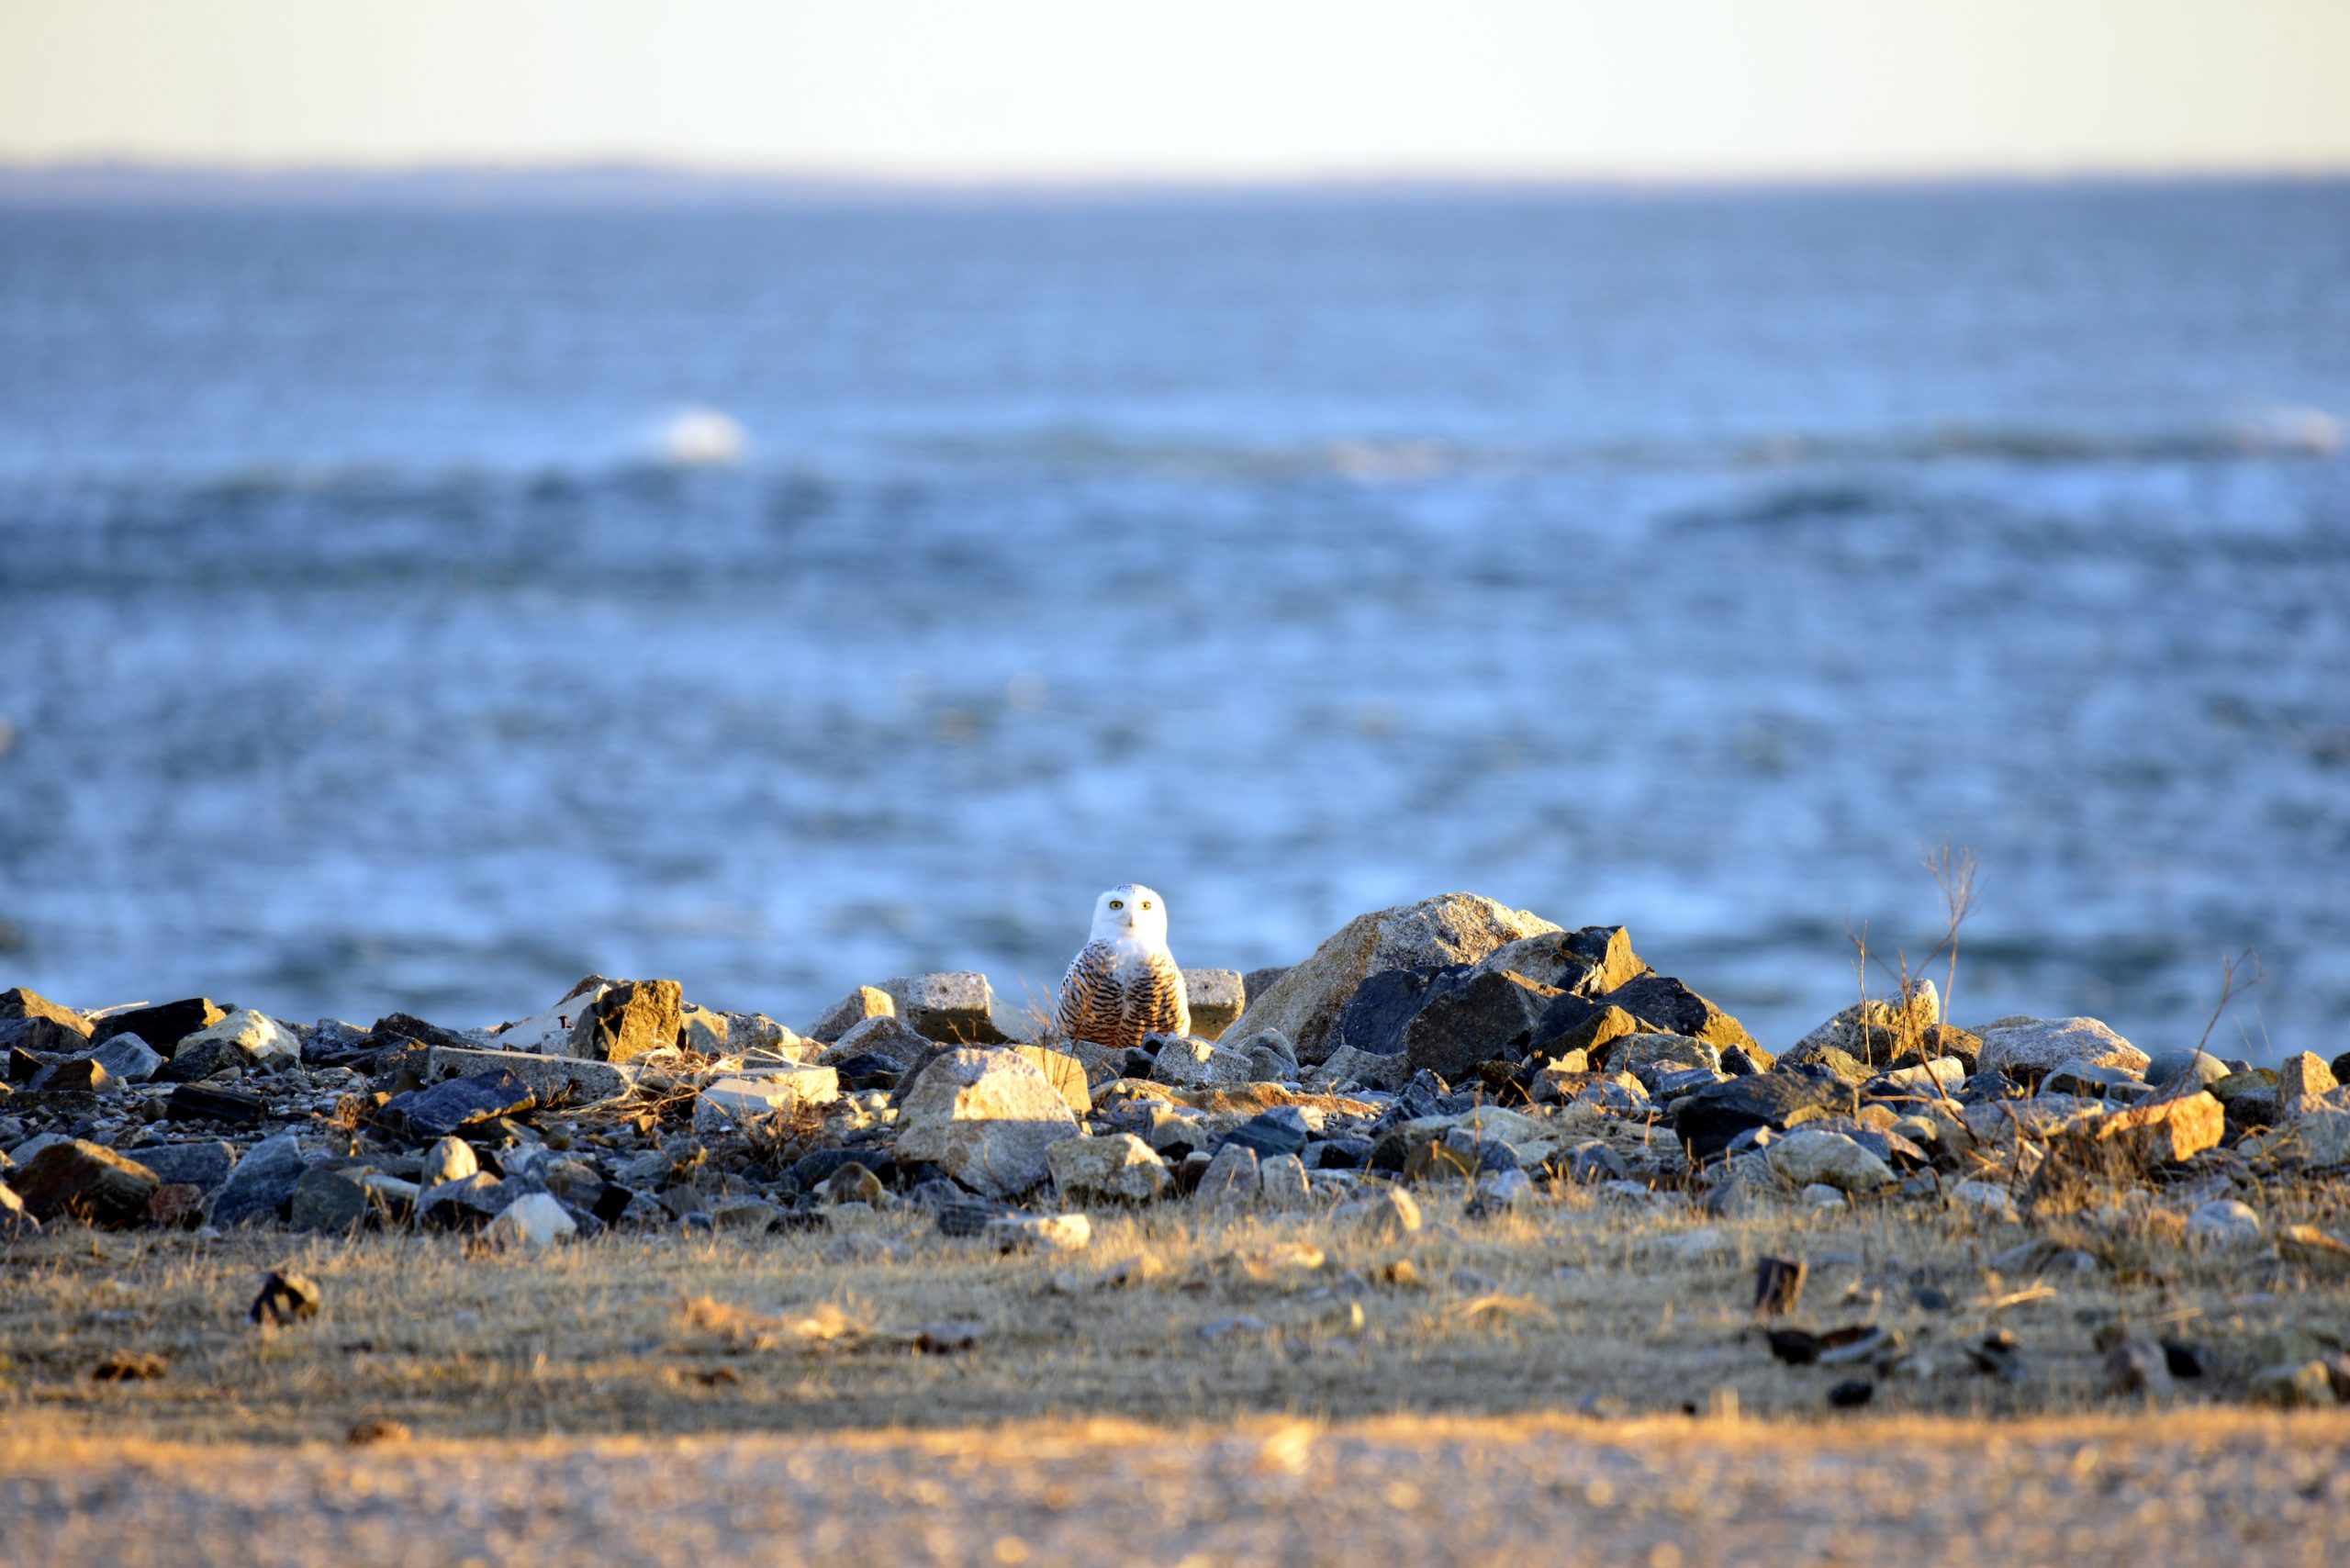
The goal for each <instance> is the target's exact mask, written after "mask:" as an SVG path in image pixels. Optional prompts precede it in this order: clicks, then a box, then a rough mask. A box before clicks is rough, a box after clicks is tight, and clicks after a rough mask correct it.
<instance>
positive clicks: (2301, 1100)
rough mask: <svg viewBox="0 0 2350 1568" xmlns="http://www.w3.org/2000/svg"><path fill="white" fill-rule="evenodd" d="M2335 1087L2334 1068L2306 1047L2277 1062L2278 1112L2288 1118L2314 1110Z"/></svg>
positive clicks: (2291, 1118) (2323, 1102) (2288, 1119)
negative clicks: (2313, 1054) (2305, 1049)
mask: <svg viewBox="0 0 2350 1568" xmlns="http://www.w3.org/2000/svg"><path fill="white" fill-rule="evenodd" d="M2338 1087H2340V1085H2339V1084H2338V1083H2337V1082H2336V1081H2335V1079H2334V1076H2333V1068H2331V1067H2329V1066H2327V1065H2326V1063H2325V1062H2324V1061H2323V1060H2322V1058H2318V1057H2314V1056H2311V1054H2310V1053H2309V1052H2307V1051H2297V1052H2295V1053H2294V1054H2293V1055H2291V1056H2288V1057H2287V1058H2285V1059H2284V1060H2283V1061H2281V1062H2279V1063H2278V1064H2277V1114H2278V1115H2279V1116H2281V1117H2283V1118H2284V1119H2285V1120H2286V1121H2288V1122H2289V1121H2292V1120H2293V1119H2295V1118H2296V1117H2298V1116H2300V1115H2301V1114H2303V1113H2304V1112H2308V1111H2314V1110H2317V1109H2319V1108H2321V1107H2322V1106H2323V1105H2324V1104H2325V1103H2326V1100H2327V1096H2329V1095H2331V1094H2332V1093H2333V1091H2334V1090H2335V1089H2337V1088H2338Z"/></svg>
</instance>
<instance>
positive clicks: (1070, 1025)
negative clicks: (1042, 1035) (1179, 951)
mask: <svg viewBox="0 0 2350 1568" xmlns="http://www.w3.org/2000/svg"><path fill="white" fill-rule="evenodd" d="M1054 1022H1055V1023H1056V1024H1057V1025H1059V1027H1060V1032H1061V1033H1062V1034H1064V1035H1066V1036H1069V1038H1070V1039H1072V1040H1091V1041H1092V1042H1093V1043H1094V1044H1096V1045H1100V1046H1108V1047H1112V1048H1113V1049H1120V1050H1122V1049H1125V1048H1126V1047H1131V1046H1138V1045H1140V1044H1142V1039H1143V1036H1145V1035H1150V1034H1161V1035H1188V1034H1190V1033H1191V1032H1192V1008H1191V1003H1190V1002H1189V1001H1188V1000H1187V999H1186V998H1185V996H1184V994H1183V971H1182V970H1181V969H1179V968H1177V967H1176V964H1175V955H1174V954H1172V953H1170V952H1169V951H1168V950H1167V901H1166V900H1165V899H1163V898H1160V897H1159V896H1158V893H1157V892H1155V891H1153V890H1151V889H1149V888H1146V887H1143V886H1142V885H1140V884H1139V883H1136V882H1122V883H1120V884H1119V885H1118V886H1116V887H1114V888H1112V889H1111V890H1109V891H1107V892H1105V893H1103V894H1102V896H1101V897H1100V898H1098V899H1095V900H1094V901H1093V932H1092V935H1091V938H1090V939H1089V940H1088V941H1087V942H1086V944H1085V946H1083V947H1082V948H1080V949H1079V951H1078V955H1077V958H1075V960H1074V961H1072V962H1071V963H1070V965H1069V973H1068V974H1067V975H1065V976H1064V977H1062V980H1061V990H1060V997H1059V1000H1058V1004H1057V1006H1056V1007H1055V1009H1054Z"/></svg>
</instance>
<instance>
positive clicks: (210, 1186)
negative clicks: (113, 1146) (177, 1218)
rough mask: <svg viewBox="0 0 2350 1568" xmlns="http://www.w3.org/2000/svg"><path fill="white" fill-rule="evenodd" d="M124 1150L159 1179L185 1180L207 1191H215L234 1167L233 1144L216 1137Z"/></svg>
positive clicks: (227, 1177) (234, 1153)
mask: <svg viewBox="0 0 2350 1568" xmlns="http://www.w3.org/2000/svg"><path fill="white" fill-rule="evenodd" d="M123 1152H124V1153H126V1154H128V1155H129V1156H130V1158H131V1159H135V1160H137V1161H139V1163H140V1164H141V1165H144V1166H145V1167H147V1169H148V1170H152V1171H153V1172H154V1173H155V1176H156V1179H157V1180H158V1181H161V1182H166V1183H173V1182H184V1183H185V1184H186V1185H188V1186H191V1187H194V1188H196V1190H197V1191H199V1192H202V1193H207V1194H209V1193H217V1192H218V1191H219V1190H220V1189H221V1187H222V1186H223V1185H224V1184H226V1182H228V1180H229V1173H230V1172H231V1171H233V1170H236V1168H237V1150H236V1148H235V1146H234V1145H232V1144H228V1143H223V1142H221V1141H220V1140H219V1139H218V1138H206V1139H203V1140H201V1141H199V1142H196V1143H151V1144H147V1145H145V1146H143V1147H141V1148H132V1149H125V1150H124V1151H123Z"/></svg>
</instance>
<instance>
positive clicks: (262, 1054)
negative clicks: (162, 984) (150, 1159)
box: [107, 1007, 302, 1083]
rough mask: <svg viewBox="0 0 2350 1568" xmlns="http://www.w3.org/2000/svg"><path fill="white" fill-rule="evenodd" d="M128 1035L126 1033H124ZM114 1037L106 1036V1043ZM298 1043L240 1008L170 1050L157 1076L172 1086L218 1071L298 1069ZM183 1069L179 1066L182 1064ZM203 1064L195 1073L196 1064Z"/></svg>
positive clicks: (271, 1021) (267, 1020) (273, 1022)
mask: <svg viewBox="0 0 2350 1568" xmlns="http://www.w3.org/2000/svg"><path fill="white" fill-rule="evenodd" d="M126 1032H128V1031H126ZM113 1037H114V1036H113V1035H112V1034H111V1033H110V1034H109V1035H108V1036H107V1038H108V1039H112V1038H113ZM301 1060H302V1042H301V1040H300V1038H299V1037H298V1036H296V1035H295V1033H294V1031H292V1030H291V1029H288V1028H287V1027H285V1025H283V1024H280V1023H279V1022H278V1021H277V1020H276V1019H274V1018H271V1017H268V1016H266V1015H265V1014H259V1013H255V1012H254V1011H253V1010H252V1009H251V1008H249V1007H240V1008H238V1009H237V1010H236V1011H235V1012H233V1013H229V1014H224V1015H223V1016H222V1017H221V1018H220V1019H219V1020H218V1022H216V1023H213V1024H211V1025H207V1027H205V1028H202V1029H198V1030H196V1032H195V1033H193V1034H190V1035H188V1036H185V1037H184V1038H182V1039H181V1040H180V1042H179V1043H178V1044H177V1045H176V1046H174V1047H173V1049H172V1059H171V1068H170V1070H168V1071H160V1072H158V1074H157V1076H158V1077H161V1078H167V1079H171V1080H172V1081H175V1082H181V1083H187V1082H193V1081H195V1080H196V1079H197V1078H209V1077H210V1076H211V1075H212V1074H213V1073H215V1072H218V1071H219V1070H220V1069H221V1068H222V1067H229V1066H233V1067H242V1068H247V1069H256V1068H259V1069H266V1070H270V1071H273V1072H274V1071H277V1070H280V1069H284V1068H289V1067H296V1066H299V1065H300V1063H301ZM184 1061H185V1063H186V1064H187V1065H185V1066H183V1062H184ZM199 1063H201V1064H207V1065H206V1066H204V1068H203V1069H202V1070H197V1064H199Z"/></svg>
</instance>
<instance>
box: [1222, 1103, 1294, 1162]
mask: <svg viewBox="0 0 2350 1568" xmlns="http://www.w3.org/2000/svg"><path fill="white" fill-rule="evenodd" d="M1309 1136H1311V1129H1309V1128H1308V1127H1307V1126H1306V1125H1305V1114H1304V1112H1302V1111H1300V1110H1299V1109H1298V1108H1297V1107H1296V1106H1294V1105H1277V1106H1275V1107H1274V1108H1273V1109H1271V1110H1270V1111H1265V1112H1261V1113H1259V1114H1257V1115H1254V1116H1251V1117H1249V1118H1248V1120H1247V1121H1245V1122H1243V1123H1241V1124H1240V1125H1239V1126H1237V1127H1235V1128H1233V1129H1232V1131H1230V1132H1229V1133H1226V1134H1225V1136H1224V1137H1223V1138H1222V1139H1221V1140H1219V1143H1218V1147H1222V1146H1223V1145H1224V1144H1238V1145H1239V1146H1240V1147H1241V1148H1247V1149H1250V1150H1253V1151H1254V1152H1255V1153H1256V1155H1257V1157H1258V1158H1259V1159H1272V1158H1273V1157H1274V1156H1276V1155H1282V1154H1295V1153H1297V1152H1298V1150H1300V1149H1302V1148H1304V1147H1305V1140H1306V1138H1307V1137H1309Z"/></svg>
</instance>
